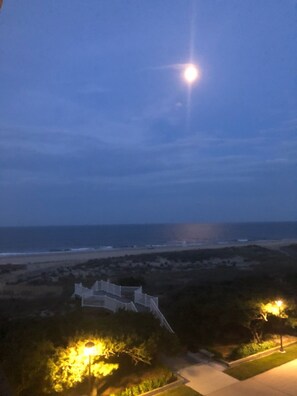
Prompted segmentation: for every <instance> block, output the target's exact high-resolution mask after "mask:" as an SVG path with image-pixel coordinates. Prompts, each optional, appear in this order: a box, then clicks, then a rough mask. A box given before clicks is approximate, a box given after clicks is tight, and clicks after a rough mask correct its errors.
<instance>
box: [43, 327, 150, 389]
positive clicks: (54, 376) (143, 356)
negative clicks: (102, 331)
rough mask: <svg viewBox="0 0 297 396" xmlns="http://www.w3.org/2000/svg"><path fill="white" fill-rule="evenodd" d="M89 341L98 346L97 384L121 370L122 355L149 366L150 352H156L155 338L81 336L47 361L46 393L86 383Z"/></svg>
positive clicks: (94, 362) (93, 366) (94, 374)
mask: <svg viewBox="0 0 297 396" xmlns="http://www.w3.org/2000/svg"><path fill="white" fill-rule="evenodd" d="M87 341H91V342H92V343H94V345H95V347H94V349H95V350H94V351H93V353H92V357H91V359H92V362H91V373H92V377H93V378H95V380H96V381H95V382H96V383H98V381H99V380H100V379H102V378H103V377H106V376H108V375H111V374H112V373H114V371H116V370H117V369H118V368H119V363H117V362H115V361H116V358H118V357H119V356H120V355H123V354H125V355H128V356H129V357H130V358H131V359H132V360H133V361H134V362H135V363H138V362H143V363H146V364H149V363H150V362H151V360H152V357H153V356H152V353H151V352H152V351H154V350H155V345H152V344H154V342H155V341H154V338H153V337H152V338H149V339H147V340H146V341H143V340H141V339H137V338H135V337H133V336H131V337H125V338H124V337H123V338H121V339H119V338H112V337H104V338H102V337H98V336H96V335H94V336H87V335H86V334H84V335H81V336H79V337H76V338H74V339H72V340H70V341H69V343H68V345H67V346H65V347H58V348H57V349H56V352H55V353H54V354H53V355H52V356H51V357H50V358H49V359H48V361H47V370H48V375H47V378H46V380H47V381H46V382H47V386H46V389H45V391H47V392H48V393H50V392H52V391H55V392H62V391H63V390H66V389H70V388H73V387H74V386H76V385H78V384H79V383H82V382H83V381H84V380H85V379H87V377H88V366H89V358H88V356H86V354H85V353H84V350H85V344H86V342H87Z"/></svg>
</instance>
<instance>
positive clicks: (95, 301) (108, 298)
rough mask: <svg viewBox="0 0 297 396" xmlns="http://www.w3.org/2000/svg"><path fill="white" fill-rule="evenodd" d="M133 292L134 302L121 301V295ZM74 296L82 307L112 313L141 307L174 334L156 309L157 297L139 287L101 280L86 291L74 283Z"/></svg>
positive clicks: (135, 309)
mask: <svg viewBox="0 0 297 396" xmlns="http://www.w3.org/2000/svg"><path fill="white" fill-rule="evenodd" d="M133 292H134V301H129V300H128V301H127V302H125V301H121V299H122V300H125V298H124V296H123V293H129V294H131V293H133ZM100 293H101V294H100ZM104 293H106V294H104ZM74 295H75V296H78V297H80V298H81V305H82V307H98V308H105V309H108V310H109V311H112V312H116V311H118V310H119V309H125V310H127V311H134V312H138V310H137V307H136V305H135V304H139V305H142V306H144V307H146V308H147V309H148V310H149V311H150V312H151V313H152V314H153V315H154V316H155V317H156V318H157V319H159V321H160V323H161V326H163V327H165V328H166V329H167V330H168V331H170V332H171V333H173V332H174V331H173V330H172V328H171V326H170V324H169V323H168V322H167V320H166V318H165V316H164V315H163V314H162V312H161V311H160V309H159V307H158V303H159V302H158V297H154V296H150V295H149V294H145V293H142V287H141V286H140V287H138V286H118V285H115V284H114V283H110V282H105V281H103V280H101V281H96V282H95V283H94V285H93V286H92V287H91V289H88V288H87V287H84V286H83V285H82V284H81V283H76V284H75V286H74ZM113 296H114V297H113ZM126 300H127V298H126Z"/></svg>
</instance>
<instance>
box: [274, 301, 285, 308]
mask: <svg viewBox="0 0 297 396" xmlns="http://www.w3.org/2000/svg"><path fill="white" fill-rule="evenodd" d="M275 304H276V305H277V306H278V307H279V308H280V307H281V306H282V305H283V302H282V300H277V301H275Z"/></svg>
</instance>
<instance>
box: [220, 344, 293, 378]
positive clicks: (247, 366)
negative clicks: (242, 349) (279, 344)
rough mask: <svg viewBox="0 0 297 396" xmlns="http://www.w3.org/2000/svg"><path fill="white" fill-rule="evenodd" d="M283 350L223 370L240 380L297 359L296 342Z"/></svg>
mask: <svg viewBox="0 0 297 396" xmlns="http://www.w3.org/2000/svg"><path fill="white" fill-rule="evenodd" d="M285 351H286V353H280V352H279V351H277V352H275V353H273V354H271V355H269V356H265V357H263V358H260V359H256V360H252V361H250V362H246V363H242V364H240V365H239V366H236V367H232V368H229V369H227V370H225V373H226V374H228V375H231V376H232V377H234V378H237V379H239V380H241V381H242V380H245V379H247V378H251V377H254V376H255V375H257V374H261V373H264V372H265V371H267V370H270V369H272V368H274V367H278V366H280V365H282V364H284V363H287V362H290V361H291V360H294V359H297V343H295V344H292V345H290V346H288V347H286V348H285Z"/></svg>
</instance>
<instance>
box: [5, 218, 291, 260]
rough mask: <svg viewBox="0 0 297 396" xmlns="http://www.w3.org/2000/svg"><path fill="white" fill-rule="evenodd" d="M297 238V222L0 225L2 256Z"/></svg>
mask: <svg viewBox="0 0 297 396" xmlns="http://www.w3.org/2000/svg"><path fill="white" fill-rule="evenodd" d="M284 239H297V222H280V223H221V224H143V225H98V226H49V227H0V255H1V256H5V255H7V256H9V255H18V254H34V253H36V254H37V253H48V254H50V253H55V252H63V251H88V250H90V251H92V250H109V249H110V250H111V249H125V248H127V249H131V248H154V247H162V246H164V247H165V246H187V247H188V246H203V245H207V244H219V245H222V246H223V245H224V244H227V243H235V244H237V243H238V244H241V243H243V242H248V241H249V242H252V241H257V240H275V241H277V240H280V241H281V240H284Z"/></svg>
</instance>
